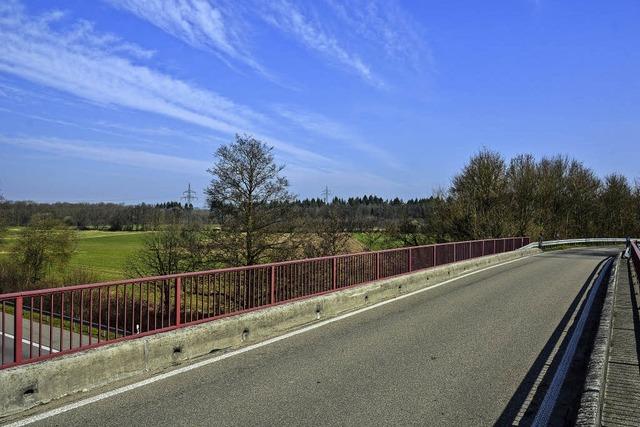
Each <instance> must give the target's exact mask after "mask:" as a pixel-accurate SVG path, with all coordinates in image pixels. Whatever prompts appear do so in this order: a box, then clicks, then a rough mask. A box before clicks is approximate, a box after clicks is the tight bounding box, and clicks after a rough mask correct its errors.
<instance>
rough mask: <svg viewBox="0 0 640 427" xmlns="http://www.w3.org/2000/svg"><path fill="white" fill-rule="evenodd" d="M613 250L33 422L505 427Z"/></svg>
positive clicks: (532, 263) (458, 291)
mask: <svg viewBox="0 0 640 427" xmlns="http://www.w3.org/2000/svg"><path fill="white" fill-rule="evenodd" d="M616 252H617V250H608V249H604V248H592V249H572V250H567V251H561V252H549V253H545V254H542V255H539V256H533V257H529V258H526V259H522V260H519V261H517V262H512V263H509V264H505V265H502V266H498V267H495V268H492V269H489V270H486V271H482V272H479V273H477V274H474V275H471V276H468V277H464V278H460V279H457V280H455V281H453V282H451V283H449V284H447V285H446V286H442V287H438V288H435V289H433V290H431V291H429V292H423V293H420V294H416V295H414V296H412V297H410V298H405V299H402V300H397V301H395V302H393V303H390V304H387V305H384V306H381V307H377V308H375V309H373V310H370V311H367V312H362V313H359V314H357V315H355V316H352V317H349V318H346V319H343V320H341V321H338V322H333V323H330V324H327V325H325V326H323V327H321V328H317V329H313V330H309V331H307V332H305V333H303V334H298V335H295V336H291V337H289V338H287V339H286V340H282V341H278V342H277V343H272V344H270V345H267V346H264V347H260V348H256V349H254V350H252V351H247V352H244V353H242V354H237V355H235V356H233V357H229V358H225V359H223V360H219V361H217V362H216V363H212V364H207V365H206V366H204V365H203V366H200V367H198V368H196V369H193V370H187V371H183V372H181V373H180V374H178V375H176V376H172V377H170V378H166V379H164V380H161V381H157V382H153V383H150V384H146V385H144V386H142V385H141V386H136V387H135V388H132V389H130V390H129V391H126V392H123V393H121V394H118V395H114V396H112V397H105V398H101V399H98V400H96V401H94V403H89V404H86V405H85V406H81V407H75V408H69V410H67V411H65V412H57V413H51V415H49V417H50V418H43V419H41V420H40V421H39V423H37V425H65V426H71V425H95V424H100V425H112V426H122V425H131V424H135V425H167V424H171V425H283V424H289V425H291V424H295V425H382V424H384V425H410V424H415V425H425V424H429V425H461V426H463V425H474V426H475V425H492V424H494V423H498V424H499V425H505V424H511V423H512V422H513V421H514V417H516V416H517V415H518V414H519V413H520V412H521V410H522V408H523V405H525V406H526V405H527V403H526V398H527V396H528V394H529V391H530V389H531V387H532V386H533V385H534V384H535V383H536V379H537V378H538V376H539V375H540V373H541V371H542V369H543V367H544V365H545V363H546V362H547V360H548V358H549V355H550V353H551V351H552V349H553V348H554V346H555V344H556V342H557V340H558V339H560V337H561V332H562V331H563V330H564V329H565V327H566V326H567V322H568V321H569V317H570V316H569V315H568V313H572V312H573V310H574V309H575V307H576V306H577V304H578V301H579V300H580V298H581V295H583V294H584V291H585V284H586V283H588V282H589V281H590V277H591V273H592V272H593V271H594V269H595V268H596V266H597V265H599V263H600V262H601V261H602V260H603V259H604V258H605V257H607V256H609V255H613V254H615V253H616ZM211 345H212V348H213V347H214V346H215V343H212V344H211ZM70 400H73V397H70ZM63 404H64V402H55V404H53V405H52V406H57V405H63ZM39 410H41V409H36V410H35V411H36V412H37V411H39ZM524 424H526V422H525V423H524Z"/></svg>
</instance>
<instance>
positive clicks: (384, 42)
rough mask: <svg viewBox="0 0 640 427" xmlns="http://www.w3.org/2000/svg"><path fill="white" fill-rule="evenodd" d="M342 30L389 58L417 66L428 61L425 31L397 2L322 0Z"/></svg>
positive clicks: (429, 59)
mask: <svg viewBox="0 0 640 427" xmlns="http://www.w3.org/2000/svg"><path fill="white" fill-rule="evenodd" d="M325 2H326V4H327V5H329V8H330V9H331V10H332V11H333V12H334V14H335V15H336V16H337V17H338V18H339V20H341V21H342V22H343V23H344V28H348V29H349V31H351V32H353V33H354V34H357V35H358V36H360V37H362V38H363V39H365V40H367V41H368V42H370V43H372V44H373V45H375V46H378V47H380V48H381V49H382V50H383V52H385V54H386V55H387V57H388V58H391V59H395V60H399V61H401V62H403V63H406V62H408V63H410V64H412V65H413V66H418V65H419V64H420V63H421V62H422V59H423V58H425V57H426V58H427V60H428V61H431V54H430V52H429V49H428V46H427V44H426V42H425V37H424V34H423V33H424V30H423V29H422V27H421V26H420V25H419V24H418V23H417V22H415V21H414V20H413V19H412V18H411V17H410V16H409V15H408V14H407V13H406V12H405V11H404V10H402V9H401V8H400V6H399V5H398V4H397V3H396V2H392V1H380V0H348V1H342V0H325Z"/></svg>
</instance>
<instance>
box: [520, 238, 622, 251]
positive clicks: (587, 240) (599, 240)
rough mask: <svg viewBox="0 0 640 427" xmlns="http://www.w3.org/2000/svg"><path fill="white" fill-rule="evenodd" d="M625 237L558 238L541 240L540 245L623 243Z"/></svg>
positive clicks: (538, 245)
mask: <svg viewBox="0 0 640 427" xmlns="http://www.w3.org/2000/svg"><path fill="white" fill-rule="evenodd" d="M626 241H627V239H626V238H625V237H591V238H583V239H559V240H543V241H542V247H550V246H561V245H580V244H584V245H591V244H608V243H612V244H616V245H617V244H624V243H626ZM538 247H540V242H539V241H538V242H531V243H529V244H528V245H526V246H525V248H527V249H529V248H538Z"/></svg>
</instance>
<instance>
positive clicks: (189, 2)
mask: <svg viewBox="0 0 640 427" xmlns="http://www.w3.org/2000/svg"><path fill="white" fill-rule="evenodd" d="M106 1H107V2H108V3H110V4H112V5H113V6H115V7H116V8H119V9H122V10H126V11H128V12H130V13H132V14H134V15H136V16H137V17H139V18H140V19H144V20H146V21H148V22H150V23H151V24H153V25H155V26H156V27H158V28H160V29H161V30H163V31H164V32H166V33H168V34H171V35H172V36H173V37H176V38H178V39H180V40H182V41H183V42H185V43H187V44H188V45H190V46H192V47H195V48H197V49H201V50H207V51H211V52H214V53H216V54H218V55H219V56H220V57H221V58H222V59H227V58H231V59H234V60H238V61H240V62H243V63H245V64H246V65H248V66H249V67H251V68H253V69H254V70H256V71H259V72H260V73H262V74H265V75H266V74H267V73H266V71H265V70H264V69H263V67H262V66H261V65H260V64H259V63H258V62H257V61H256V60H255V59H254V58H253V57H252V55H251V54H250V53H249V52H248V50H247V49H246V48H245V47H244V44H245V43H244V42H243V40H242V37H241V36H240V31H239V30H238V26H239V25H238V23H237V22H235V23H233V24H230V23H229V22H230V21H232V20H233V18H231V17H230V16H229V15H230V13H226V12H225V10H224V9H223V8H222V7H221V6H220V5H218V6H213V5H212V4H211V3H210V2H209V1H207V0H106Z"/></svg>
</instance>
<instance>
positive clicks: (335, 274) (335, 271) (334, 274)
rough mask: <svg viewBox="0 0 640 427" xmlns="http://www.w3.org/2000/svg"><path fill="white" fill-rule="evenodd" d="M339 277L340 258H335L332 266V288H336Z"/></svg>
mask: <svg viewBox="0 0 640 427" xmlns="http://www.w3.org/2000/svg"><path fill="white" fill-rule="evenodd" d="M337 277H338V260H337V258H335V257H334V258H333V263H332V268H331V282H332V283H331V289H336V283H337Z"/></svg>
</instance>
